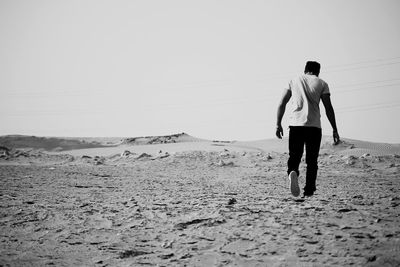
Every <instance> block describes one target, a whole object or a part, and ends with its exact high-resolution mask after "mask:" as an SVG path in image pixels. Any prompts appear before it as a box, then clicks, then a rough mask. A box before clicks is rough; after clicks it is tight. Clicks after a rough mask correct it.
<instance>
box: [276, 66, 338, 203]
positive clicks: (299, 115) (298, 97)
mask: <svg viewBox="0 0 400 267" xmlns="http://www.w3.org/2000/svg"><path fill="white" fill-rule="evenodd" d="M320 69H321V65H320V64H319V63H318V62H315V61H308V62H307V63H306V67H305V70H304V74H303V75H301V76H298V77H296V78H294V79H292V80H291V81H290V82H289V86H288V88H287V89H285V90H284V92H283V96H282V99H281V101H280V103H279V107H278V112H277V122H276V136H277V137H278V138H279V139H282V136H283V128H282V118H283V115H284V114H285V109H286V104H287V103H288V102H289V100H290V103H289V106H290V110H289V112H288V113H289V160H288V169H287V173H288V175H289V180H290V190H291V192H292V194H293V196H295V197H297V196H299V194H300V188H299V184H298V176H299V174H300V173H299V165H300V161H301V157H302V156H303V150H304V146H305V148H306V164H307V173H306V184H305V187H304V197H309V196H312V195H313V194H314V192H315V191H316V184H315V181H316V179H317V170H318V154H319V149H320V144H321V138H322V129H321V115H320V110H319V102H320V100H321V99H322V103H323V104H324V107H325V111H326V116H327V117H328V120H329V122H330V124H331V125H332V128H333V141H334V144H335V145H336V144H338V143H339V142H340V139H339V134H338V131H337V127H336V120H335V112H334V110H333V107H332V103H331V99H330V92H329V87H328V84H327V83H326V82H325V81H323V80H322V79H320V78H319V77H318V76H319V72H320Z"/></svg>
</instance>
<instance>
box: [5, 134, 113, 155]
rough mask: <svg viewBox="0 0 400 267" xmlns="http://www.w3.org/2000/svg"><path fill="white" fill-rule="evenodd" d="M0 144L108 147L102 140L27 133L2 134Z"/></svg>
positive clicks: (63, 148)
mask: <svg viewBox="0 0 400 267" xmlns="http://www.w3.org/2000/svg"><path fill="white" fill-rule="evenodd" d="M0 146H3V147H7V148H9V149H16V148H20V149H21V148H31V149H42V150H45V151H66V150H74V149H84V148H99V147H106V146H105V145H103V144H101V143H100V142H96V141H93V142H87V141H85V140H79V139H70V138H66V139H64V138H58V137H37V136H27V135H5V136H0Z"/></svg>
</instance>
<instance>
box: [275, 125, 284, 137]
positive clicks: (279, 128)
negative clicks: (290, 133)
mask: <svg viewBox="0 0 400 267" xmlns="http://www.w3.org/2000/svg"><path fill="white" fill-rule="evenodd" d="M282 136H283V128H282V125H278V126H276V137H278V138H279V139H282Z"/></svg>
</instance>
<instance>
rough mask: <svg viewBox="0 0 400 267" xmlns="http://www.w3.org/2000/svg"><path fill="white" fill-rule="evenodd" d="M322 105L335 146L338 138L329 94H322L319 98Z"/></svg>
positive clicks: (338, 140)
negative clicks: (330, 126) (330, 127)
mask: <svg viewBox="0 0 400 267" xmlns="http://www.w3.org/2000/svg"><path fill="white" fill-rule="evenodd" d="M321 100H322V103H323V104H324V107H325V112H326V116H327V117H328V120H329V122H330V123H331V125H332V129H333V142H334V144H335V145H337V144H339V142H340V137H339V134H338V130H337V127H336V118H335V111H334V110H333V106H332V103H331V95H330V94H323V95H322V96H321Z"/></svg>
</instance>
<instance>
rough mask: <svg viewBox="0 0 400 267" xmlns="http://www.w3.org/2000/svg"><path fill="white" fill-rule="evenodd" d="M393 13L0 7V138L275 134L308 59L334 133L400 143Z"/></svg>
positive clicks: (147, 0)
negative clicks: (326, 90)
mask: <svg viewBox="0 0 400 267" xmlns="http://www.w3.org/2000/svg"><path fill="white" fill-rule="evenodd" d="M399 14H400V1H398V0H393V1H390V0H350V1H349V0H335V1H327V0H325V1H324V0H312V1H311V0H310V1H298V0H293V1H288V0H286V1H283V0H279V1H278V0H277V1H257V0H254V1H249V0H242V1H235V0H218V1H216V0H213V1H208V0H198V1H190V0H182V1H175V0H168V1H165V0H141V1H139V0H138V1H134V0H126V1H122V0H109V1H101V0H91V1H85V0H72V1H71V0H68V1H67V0H65V1H57V0H47V1H44V0H35V1H30V0H26V1H20V0H0V38H1V42H0V125H1V126H0V135H3V134H28V135H44V136H95V137H98V136H143V135H164V134H172V133H178V132H187V133H189V134H191V135H193V136H196V137H201V138H207V139H219V140H256V139H265V138H273V137H274V134H275V121H276V108H277V105H278V101H279V100H280V97H281V94H282V90H283V88H284V87H285V86H286V85H287V84H288V82H289V80H290V78H292V77H293V76H295V75H297V74H301V73H302V72H303V70H304V65H305V62H306V61H307V60H317V61H319V62H320V63H321V65H322V69H321V74H320V77H321V78H322V79H324V80H325V81H326V82H328V84H329V86H330V89H331V93H332V103H333V106H334V108H335V111H336V116H337V124H338V129H339V134H340V135H341V136H342V137H348V138H354V139H361V140H369V141H376V142H392V143H400V123H399V121H400V120H399V118H398V117H399V116H400V49H399V48H400V15H399ZM321 111H322V112H321V115H322V118H323V119H322V127H323V132H324V134H329V135H330V134H331V132H332V130H331V127H330V125H329V122H328V121H327V119H326V116H325V111H324V109H323V107H322V103H321ZM283 126H284V128H286V127H287V122H286V120H285V119H284V121H283ZM285 134H287V131H286V130H285Z"/></svg>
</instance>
